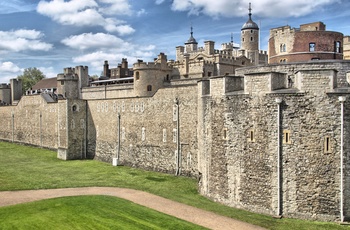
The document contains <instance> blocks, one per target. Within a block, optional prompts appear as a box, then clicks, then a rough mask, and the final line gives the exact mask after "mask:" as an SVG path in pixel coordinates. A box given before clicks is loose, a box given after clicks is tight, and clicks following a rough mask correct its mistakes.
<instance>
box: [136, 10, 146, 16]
mask: <svg viewBox="0 0 350 230" xmlns="http://www.w3.org/2000/svg"><path fill="white" fill-rule="evenodd" d="M145 14H147V11H146V10H145V9H141V10H139V11H138V12H137V13H136V15H137V17H140V16H142V15H145Z"/></svg>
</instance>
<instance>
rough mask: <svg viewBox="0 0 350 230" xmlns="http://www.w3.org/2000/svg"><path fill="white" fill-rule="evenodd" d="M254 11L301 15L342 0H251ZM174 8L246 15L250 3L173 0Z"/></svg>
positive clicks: (263, 15)
mask: <svg viewBox="0 0 350 230" xmlns="http://www.w3.org/2000/svg"><path fill="white" fill-rule="evenodd" d="M250 2H251V3H252V8H253V13H254V14H258V15H259V16H260V17H290V16H293V17H299V16H303V15H307V14H310V13H312V12H314V11H316V10H320V8H322V7H326V6H327V5H329V4H334V3H339V2H340V0H318V1H312V2H309V1H305V0H286V1H276V0H251V1H250ZM171 8H172V10H174V11H187V12H188V13H189V14H195V15H197V14H206V15H209V16H212V17H219V16H224V17H234V16H244V15H246V14H247V13H248V3H247V2H245V1H240V0H216V1H212V0H173V3H172V6H171Z"/></svg>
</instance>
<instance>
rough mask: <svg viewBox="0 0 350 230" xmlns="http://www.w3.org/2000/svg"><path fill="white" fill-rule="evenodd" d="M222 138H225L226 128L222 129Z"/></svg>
mask: <svg viewBox="0 0 350 230" xmlns="http://www.w3.org/2000/svg"><path fill="white" fill-rule="evenodd" d="M222 139H224V140H227V128H224V129H223V130H222Z"/></svg>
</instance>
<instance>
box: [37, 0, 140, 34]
mask: <svg viewBox="0 0 350 230" xmlns="http://www.w3.org/2000/svg"><path fill="white" fill-rule="evenodd" d="M99 2H100V4H98V3H97V2H96V1H94V0H84V1H81V0H70V1H64V0H52V1H50V2H46V1H40V2H39V4H38V6H37V12H38V13H40V14H42V15H45V16H48V17H50V18H51V19H52V20H54V21H56V22H58V23H60V24H63V25H73V26H101V27H103V28H104V29H105V30H106V31H108V32H117V33H120V34H121V35H126V34H131V33H133V32H134V29H132V28H131V27H130V26H129V25H124V24H125V22H124V21H121V20H116V19H115V18H111V17H105V15H116V14H117V15H126V14H131V10H130V5H129V4H128V1H127V0H99ZM120 27H123V28H124V29H120ZM126 27H127V28H128V30H126V29H125V28H126Z"/></svg>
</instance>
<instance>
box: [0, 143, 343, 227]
mask: <svg viewBox="0 0 350 230" xmlns="http://www.w3.org/2000/svg"><path fill="white" fill-rule="evenodd" d="M56 156H57V153H56V152H54V151H50V150H45V149H39V148H34V147H29V146H22V145H16V144H12V143H7V142H0V159H1V160H0V191H1V190H2V191H5V190H26V189H50V188H68V187H88V186H101V187H103V186H104V187H124V188H133V189H138V190H143V191H146V192H150V193H153V194H156V195H159V196H162V197H165V198H168V199H172V200H175V201H178V202H182V203H185V204H188V205H191V206H195V207H198V208H201V209H204V210H208V211H212V212H215V213H218V214H220V215H224V216H228V217H231V218H234V219H238V220H242V221H244V222H248V223H252V224H255V225H259V226H262V227H265V228H267V229H286V230H287V229H288V230H289V229H298V230H299V229H315V230H316V229H317V230H318V229H327V230H328V229H330V230H331V229H348V228H347V227H346V226H340V225H338V224H335V223H325V222H314V221H304V220H296V219H288V218H283V219H274V218H272V217H270V216H266V215H260V214H255V213H250V212H247V211H244V210H240V209H234V208H230V207H227V206H224V205H221V204H218V203H215V202H213V201H211V200H209V199H207V198H205V197H203V196H201V195H199V194H198V192H197V181H196V180H194V179H190V178H185V177H175V176H173V175H168V174H162V173H157V172H148V171H143V170H139V169H134V168H129V167H122V166H118V167H113V166H112V165H111V164H106V163H103V162H98V161H94V160H84V161H81V160H75V161H62V160H59V159H57V158H56ZM94 205H98V203H96V202H92V206H94ZM16 215H17V214H16ZM70 216H71V215H70ZM0 219H2V218H1V217H0ZM21 221H22V220H21ZM0 229H1V227H0Z"/></svg>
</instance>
